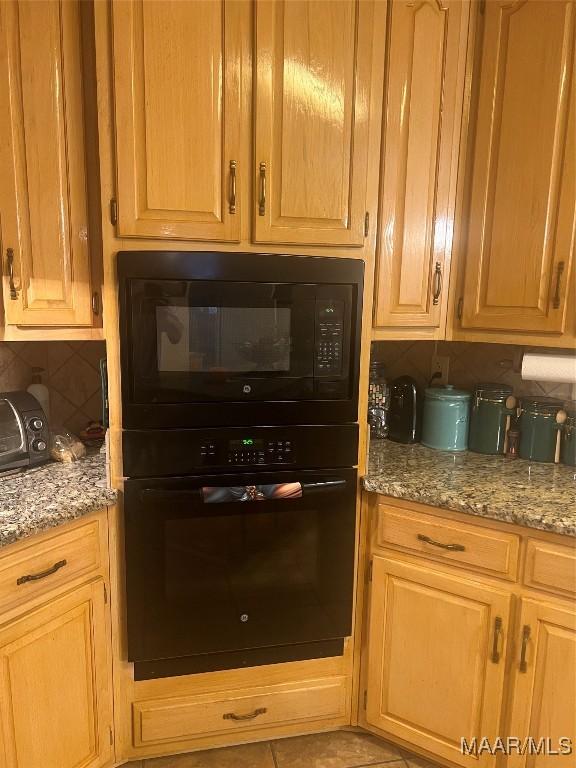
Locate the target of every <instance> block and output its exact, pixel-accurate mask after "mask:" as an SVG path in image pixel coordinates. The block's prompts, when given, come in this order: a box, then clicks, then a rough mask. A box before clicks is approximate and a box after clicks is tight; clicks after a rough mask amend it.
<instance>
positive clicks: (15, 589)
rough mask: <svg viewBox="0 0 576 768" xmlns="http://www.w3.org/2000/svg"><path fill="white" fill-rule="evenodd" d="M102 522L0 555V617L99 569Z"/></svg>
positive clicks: (98, 518) (77, 527) (92, 523)
mask: <svg viewBox="0 0 576 768" xmlns="http://www.w3.org/2000/svg"><path fill="white" fill-rule="evenodd" d="M102 524H103V523H102V518H101V517H97V518H91V519H90V520H87V521H86V522H85V523H83V524H82V525H80V526H75V527H74V528H72V529H71V530H69V529H66V528H64V529H63V530H62V531H61V532H60V531H59V532H58V533H55V534H54V535H53V536H49V537H48V538H44V537H42V540H41V541H37V540H31V541H30V543H29V544H28V543H26V544H22V545H20V546H18V549H17V550H16V551H15V552H13V553H7V554H5V555H3V554H1V553H0V614H2V613H3V612H4V611H7V610H10V609H12V608H15V607H17V606H19V605H21V604H22V603H26V602H28V601H29V600H32V599H34V598H35V597H37V596H39V595H42V594H44V593H45V592H50V591H52V590H54V589H56V588H58V587H61V586H63V585H65V584H67V583H68V582H70V581H72V580H73V579H76V578H78V577H79V576H82V575H85V574H86V575H88V574H90V573H91V572H92V571H97V570H98V569H99V568H100V566H101V559H102V552H101V543H100V541H101V530H100V527H101V525H102ZM29 577H32V578H29Z"/></svg>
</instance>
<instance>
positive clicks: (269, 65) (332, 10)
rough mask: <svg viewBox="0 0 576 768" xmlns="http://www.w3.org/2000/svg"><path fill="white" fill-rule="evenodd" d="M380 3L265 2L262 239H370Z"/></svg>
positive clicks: (259, 51)
mask: <svg viewBox="0 0 576 768" xmlns="http://www.w3.org/2000/svg"><path fill="white" fill-rule="evenodd" d="M374 10H375V9H374V3H373V2H371V1H366V0H333V1H332V2H323V1H322V0H316V1H315V0H290V1H289V2H285V0H277V1H276V2H268V1H267V0H262V1H259V2H257V3H256V41H255V53H254V66H255V79H254V88H255V95H254V104H255V110H256V112H255V116H254V121H255V127H254V130H255V147H254V158H253V159H254V187H255V192H256V194H255V199H254V201H253V204H254V239H255V241H256V242H260V243H288V244H295V245H296V244H310V245H340V246H362V245H363V244H364V232H365V219H366V210H367V209H366V188H367V173H368V164H369V158H368V129H369V117H370V85H371V71H372V56H373V39H375V33H374ZM383 33H384V31H383V30H382V33H381V34H382V36H383Z"/></svg>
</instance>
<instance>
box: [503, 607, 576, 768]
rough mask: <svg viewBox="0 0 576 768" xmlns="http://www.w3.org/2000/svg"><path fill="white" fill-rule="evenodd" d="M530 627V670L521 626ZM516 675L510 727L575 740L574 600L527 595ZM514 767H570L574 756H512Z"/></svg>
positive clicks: (519, 732) (536, 736)
mask: <svg viewBox="0 0 576 768" xmlns="http://www.w3.org/2000/svg"><path fill="white" fill-rule="evenodd" d="M524 626H527V627H529V628H530V639H529V641H528V644H527V648H526V671H525V672H522V671H521V670H520V667H519V660H520V652H521V651H520V649H521V635H522V628H523V627H524ZM514 648H515V658H514V666H513V675H512V681H511V683H512V686H513V690H514V698H513V701H512V710H511V716H510V723H509V726H508V729H507V730H508V732H509V733H510V734H512V735H514V736H517V737H519V738H520V739H523V738H525V737H527V736H532V737H533V738H534V739H535V741H536V743H538V740H539V739H540V738H549V739H550V740H551V745H552V747H553V748H556V749H557V748H559V746H560V745H559V743H558V739H559V738H560V737H567V738H569V739H572V745H574V742H575V741H576V615H575V614H574V610H573V606H572V605H570V604H564V605H562V604H561V603H554V602H552V601H550V602H547V601H544V600H542V601H541V600H532V599H528V598H523V599H522V601H521V610H520V615H519V620H518V625H517V627H516V641H515V644H514ZM507 765H508V766H510V768H555V767H556V768H568V766H573V765H574V754H569V755H545V754H542V755H514V754H513V755H511V756H510V757H509V758H508V760H507Z"/></svg>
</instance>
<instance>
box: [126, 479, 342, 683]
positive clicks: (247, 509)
mask: <svg viewBox="0 0 576 768" xmlns="http://www.w3.org/2000/svg"><path fill="white" fill-rule="evenodd" d="M355 492H356V471H355V470H353V469H344V470H343V469H340V470H334V471H332V470H322V471H299V472H276V473H273V472H271V473H262V474H258V475H228V476H226V475H224V476H222V475H219V476H213V475H212V476H204V477H196V478H171V479H161V480H160V479H154V480H128V481H127V482H126V484H125V520H126V533H125V535H126V569H127V599H128V604H127V607H128V650H129V659H130V661H136V662H138V661H152V660H159V659H174V658H176V657H190V656H193V655H195V654H212V655H214V654H225V653H226V652H238V651H240V652H241V651H246V650H248V649H265V648H270V647H273V646H289V645H291V644H309V643H315V642H321V641H326V640H333V639H337V638H344V637H346V636H348V635H349V634H350V633H351V621H352V595H353V576H354V549H355V515H356V513H355V508H356V505H355V495H356V493H355ZM252 658H253V657H252ZM241 663H242V662H239V663H238V666H240V665H241ZM244 663H246V662H244ZM249 663H250V662H249ZM216 668H217V666H216Z"/></svg>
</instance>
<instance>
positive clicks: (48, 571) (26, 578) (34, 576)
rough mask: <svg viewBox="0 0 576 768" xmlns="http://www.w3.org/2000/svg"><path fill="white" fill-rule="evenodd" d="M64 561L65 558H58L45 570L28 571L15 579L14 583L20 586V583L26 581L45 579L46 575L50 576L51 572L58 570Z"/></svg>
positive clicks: (64, 563)
mask: <svg viewBox="0 0 576 768" xmlns="http://www.w3.org/2000/svg"><path fill="white" fill-rule="evenodd" d="M66 562H67V561H66V560H58V562H57V563H54V565H53V566H52V567H51V568H47V569H46V570H45V571H40V573H29V574H27V575H26V576H20V578H19V579H17V580H16V584H17V585H18V586H20V584H26V583H27V582H28V581H38V580H39V579H45V578H46V576H52V574H53V573H56V571H59V570H60V568H64V566H65V565H66Z"/></svg>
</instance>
